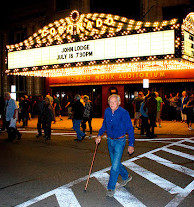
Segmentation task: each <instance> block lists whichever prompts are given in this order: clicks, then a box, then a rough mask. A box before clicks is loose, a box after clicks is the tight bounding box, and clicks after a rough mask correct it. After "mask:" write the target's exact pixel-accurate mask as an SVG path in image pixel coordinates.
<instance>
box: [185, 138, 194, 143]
mask: <svg viewBox="0 0 194 207" xmlns="http://www.w3.org/2000/svg"><path fill="white" fill-rule="evenodd" d="M186 142H190V143H194V140H191V139H187V140H186Z"/></svg>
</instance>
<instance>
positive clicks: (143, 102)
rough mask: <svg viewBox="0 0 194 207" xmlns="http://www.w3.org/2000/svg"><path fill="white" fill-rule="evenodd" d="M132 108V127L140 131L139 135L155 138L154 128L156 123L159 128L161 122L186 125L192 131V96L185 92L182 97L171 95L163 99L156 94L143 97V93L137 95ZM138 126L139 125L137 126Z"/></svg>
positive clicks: (193, 102)
mask: <svg viewBox="0 0 194 207" xmlns="http://www.w3.org/2000/svg"><path fill="white" fill-rule="evenodd" d="M133 106H134V112H135V115H134V127H135V128H139V129H141V135H142V136H144V133H145V132H146V134H145V136H147V137H156V135H155V134H154V127H156V126H157V125H156V122H158V124H159V127H160V128H161V127H162V125H161V120H162V119H164V120H171V121H181V122H185V123H187V125H188V130H193V129H192V123H193V120H194V111H193V110H194V94H191V95H190V96H188V95H187V92H186V91H183V92H182V96H181V97H180V96H179V93H177V94H176V95H175V96H174V95H173V94H172V93H171V94H170V95H169V97H167V96H165V99H164V100H162V98H161V97H160V96H159V93H158V92H154V93H149V92H148V94H147V95H146V96H144V94H143V92H141V91H140V92H139V93H138V97H136V98H135V99H134V100H133ZM138 124H139V125H138Z"/></svg>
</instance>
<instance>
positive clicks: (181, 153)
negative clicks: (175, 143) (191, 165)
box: [161, 147, 194, 160]
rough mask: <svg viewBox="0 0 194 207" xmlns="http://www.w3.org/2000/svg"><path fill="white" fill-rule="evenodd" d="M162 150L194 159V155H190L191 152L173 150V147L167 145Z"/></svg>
mask: <svg viewBox="0 0 194 207" xmlns="http://www.w3.org/2000/svg"><path fill="white" fill-rule="evenodd" d="M161 150H163V151H166V152H169V153H171V154H174V155H178V156H180V157H184V158H187V159H189V160H194V156H193V155H189V154H186V153H184V152H180V151H176V150H173V149H168V148H166V147H163V148H162V149H161Z"/></svg>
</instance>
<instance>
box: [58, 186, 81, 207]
mask: <svg viewBox="0 0 194 207" xmlns="http://www.w3.org/2000/svg"><path fill="white" fill-rule="evenodd" d="M55 196H56V198H57V201H58V204H59V206H60V207H67V206H68V207H81V205H80V204H79V202H78V200H77V198H76V197H75V195H74V193H73V191H72V190H71V188H66V187H61V188H58V189H57V190H56V191H55Z"/></svg>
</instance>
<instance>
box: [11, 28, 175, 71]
mask: <svg viewBox="0 0 194 207" xmlns="http://www.w3.org/2000/svg"><path fill="white" fill-rule="evenodd" d="M174 53H175V34H174V30H166V31H158V32H149V33H143V34H134V35H126V36H118V37H110V38H102V39H97V40H88V41H82V42H75V43H67V44H61V45H55V46H48V47H41V48H33V49H28V50H21V51H15V52H9V53H8V69H14V68H25V67H34V66H43V65H54V64H63V63H73V62H83V61H94V60H106V59H116V58H128V57H142V56H154V55H166V54H174Z"/></svg>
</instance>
